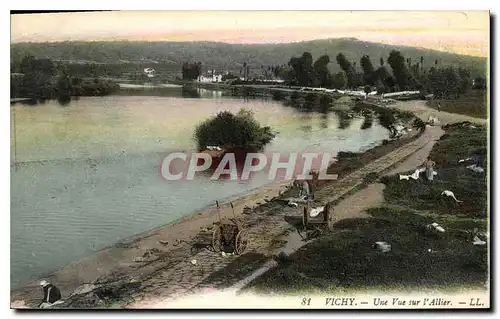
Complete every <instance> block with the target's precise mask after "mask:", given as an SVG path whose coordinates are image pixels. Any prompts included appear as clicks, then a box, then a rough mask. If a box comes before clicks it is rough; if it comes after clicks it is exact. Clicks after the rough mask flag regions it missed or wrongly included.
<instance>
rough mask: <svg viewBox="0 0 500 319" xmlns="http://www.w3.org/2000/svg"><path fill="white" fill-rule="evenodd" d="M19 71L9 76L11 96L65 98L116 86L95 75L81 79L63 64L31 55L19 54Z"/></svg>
mask: <svg viewBox="0 0 500 319" xmlns="http://www.w3.org/2000/svg"><path fill="white" fill-rule="evenodd" d="M20 71H22V72H23V73H22V74H21V75H19V76H17V75H16V76H14V77H12V78H13V81H12V82H11V97H26V98H32V99H34V100H39V101H40V100H41V101H43V100H49V99H58V100H60V101H68V100H69V99H70V98H71V96H89V95H90V96H103V95H107V94H111V93H113V92H114V91H116V90H117V89H118V88H119V86H118V85H117V84H114V83H111V82H109V81H103V80H99V79H92V80H85V81H83V80H82V79H81V78H78V77H74V76H73V75H72V74H71V69H70V68H68V67H67V66H65V65H60V66H58V67H57V68H56V67H55V65H54V64H53V63H52V61H50V60H48V59H36V58H34V57H32V56H27V57H25V58H23V60H22V61H21V63H20Z"/></svg>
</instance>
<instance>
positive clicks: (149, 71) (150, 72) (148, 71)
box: [144, 68, 155, 78]
mask: <svg viewBox="0 0 500 319" xmlns="http://www.w3.org/2000/svg"><path fill="white" fill-rule="evenodd" d="M144 73H146V75H147V76H148V78H154V77H155V69H152V68H145V69H144Z"/></svg>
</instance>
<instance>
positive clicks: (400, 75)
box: [387, 50, 411, 90]
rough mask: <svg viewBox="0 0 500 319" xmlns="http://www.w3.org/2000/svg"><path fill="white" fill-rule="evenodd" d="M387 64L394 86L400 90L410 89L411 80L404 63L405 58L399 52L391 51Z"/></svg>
mask: <svg viewBox="0 0 500 319" xmlns="http://www.w3.org/2000/svg"><path fill="white" fill-rule="evenodd" d="M387 62H388V63H389V65H390V66H391V68H392V74H394V78H395V79H396V84H397V85H398V86H399V89H400V90H407V89H409V87H410V84H411V79H410V73H409V71H408V68H407V64H406V63H405V58H404V56H403V55H402V54H401V52H399V51H396V50H393V51H391V53H390V54H389V58H388V59H387Z"/></svg>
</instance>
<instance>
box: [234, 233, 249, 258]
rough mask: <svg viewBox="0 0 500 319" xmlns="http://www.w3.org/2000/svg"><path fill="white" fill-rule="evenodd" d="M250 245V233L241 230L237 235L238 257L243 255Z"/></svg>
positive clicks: (236, 249)
mask: <svg viewBox="0 0 500 319" xmlns="http://www.w3.org/2000/svg"><path fill="white" fill-rule="evenodd" d="M247 245H248V233H247V231H246V230H241V231H240V232H239V233H238V235H236V240H235V245H234V252H235V254H236V255H241V254H243V253H244V252H245V249H246V248H247Z"/></svg>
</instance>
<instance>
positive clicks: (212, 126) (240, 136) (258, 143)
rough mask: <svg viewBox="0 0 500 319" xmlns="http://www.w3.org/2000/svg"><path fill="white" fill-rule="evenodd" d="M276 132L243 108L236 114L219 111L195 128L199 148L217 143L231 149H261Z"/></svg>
mask: <svg viewBox="0 0 500 319" xmlns="http://www.w3.org/2000/svg"><path fill="white" fill-rule="evenodd" d="M274 137H275V134H274V133H272V132H271V128H270V127H269V126H266V127H261V126H260V124H259V122H257V120H256V119H255V118H254V115H253V113H252V112H251V111H248V110H245V109H241V110H240V111H239V112H238V113H237V114H236V115H234V114H232V113H231V112H229V111H223V112H220V113H218V114H217V115H216V116H215V117H212V118H209V119H207V120H206V121H204V122H202V123H201V124H200V125H198V126H197V127H196V129H195V138H196V140H197V143H198V148H199V149H200V150H201V149H205V148H206V147H207V146H209V145H217V146H221V147H224V148H226V150H230V149H245V150H253V149H260V148H262V147H263V146H264V145H265V144H267V143H269V142H270V141H271V140H272V139H273V138H274Z"/></svg>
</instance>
